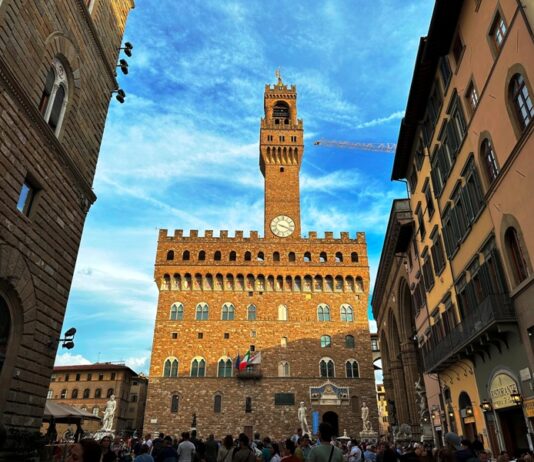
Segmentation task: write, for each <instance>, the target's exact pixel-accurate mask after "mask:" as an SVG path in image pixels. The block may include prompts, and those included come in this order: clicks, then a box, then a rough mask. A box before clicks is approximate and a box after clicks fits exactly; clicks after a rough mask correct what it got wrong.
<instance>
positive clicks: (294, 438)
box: [291, 428, 302, 444]
mask: <svg viewBox="0 0 534 462" xmlns="http://www.w3.org/2000/svg"><path fill="white" fill-rule="evenodd" d="M300 438H302V428H297V433H295V434H294V435H293V436H292V437H291V441H293V443H295V444H297V443H298V442H299V439H300Z"/></svg>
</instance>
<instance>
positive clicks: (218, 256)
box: [213, 250, 221, 261]
mask: <svg viewBox="0 0 534 462" xmlns="http://www.w3.org/2000/svg"><path fill="white" fill-rule="evenodd" d="M213 259H214V260H215V261H221V251H220V250H216V251H215V253H214V254H213Z"/></svg>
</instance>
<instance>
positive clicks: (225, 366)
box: [217, 358, 232, 377]
mask: <svg viewBox="0 0 534 462" xmlns="http://www.w3.org/2000/svg"><path fill="white" fill-rule="evenodd" d="M217 376H218V377H232V360H231V359H230V358H221V359H219V364H218V367H217Z"/></svg>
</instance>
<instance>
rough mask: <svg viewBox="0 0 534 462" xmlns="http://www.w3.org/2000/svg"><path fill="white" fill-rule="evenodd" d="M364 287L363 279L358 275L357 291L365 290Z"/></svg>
mask: <svg viewBox="0 0 534 462" xmlns="http://www.w3.org/2000/svg"><path fill="white" fill-rule="evenodd" d="M363 289H364V287H363V279H362V278H361V277H360V276H358V277H357V278H356V292H363Z"/></svg>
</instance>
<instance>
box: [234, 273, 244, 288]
mask: <svg viewBox="0 0 534 462" xmlns="http://www.w3.org/2000/svg"><path fill="white" fill-rule="evenodd" d="M236 290H245V277H244V276H243V275H242V274H238V275H237V278H236Z"/></svg>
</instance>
